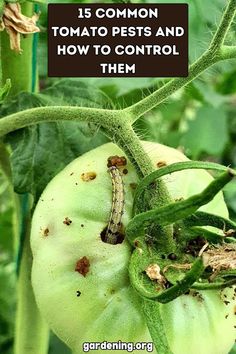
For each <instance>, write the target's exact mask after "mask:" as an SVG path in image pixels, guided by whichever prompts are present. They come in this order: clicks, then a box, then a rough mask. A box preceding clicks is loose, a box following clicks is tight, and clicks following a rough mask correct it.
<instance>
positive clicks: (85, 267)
mask: <svg viewBox="0 0 236 354" xmlns="http://www.w3.org/2000/svg"><path fill="white" fill-rule="evenodd" d="M89 268H90V262H89V259H88V258H87V257H86V256H84V257H82V258H80V259H79V260H78V261H77V262H76V265H75V271H76V272H78V273H80V274H81V275H83V277H85V276H86V275H87V274H88V272H89Z"/></svg>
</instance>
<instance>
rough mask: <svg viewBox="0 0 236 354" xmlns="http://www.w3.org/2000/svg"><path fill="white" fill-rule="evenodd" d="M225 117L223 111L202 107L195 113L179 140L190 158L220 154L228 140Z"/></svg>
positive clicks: (221, 108) (221, 109)
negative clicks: (205, 154) (203, 154)
mask: <svg viewBox="0 0 236 354" xmlns="http://www.w3.org/2000/svg"><path fill="white" fill-rule="evenodd" d="M228 138H229V137H228V129H227V116H226V113H225V111H224V109H223V107H220V108H218V109H216V108H214V107H211V106H204V107H202V108H200V109H199V110H198V111H197V114H196V116H195V119H194V120H192V121H190V122H189V124H188V130H187V131H186V133H185V134H184V135H183V137H182V139H181V145H183V146H184V147H185V149H186V150H187V151H186V152H187V153H189V154H191V156H192V158H197V157H198V156H199V155H200V153H202V152H206V153H208V154H212V155H218V154H219V155H220V154H222V152H223V150H224V148H225V145H226V143H227V140H228Z"/></svg>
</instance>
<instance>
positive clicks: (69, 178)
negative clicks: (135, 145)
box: [31, 142, 236, 354]
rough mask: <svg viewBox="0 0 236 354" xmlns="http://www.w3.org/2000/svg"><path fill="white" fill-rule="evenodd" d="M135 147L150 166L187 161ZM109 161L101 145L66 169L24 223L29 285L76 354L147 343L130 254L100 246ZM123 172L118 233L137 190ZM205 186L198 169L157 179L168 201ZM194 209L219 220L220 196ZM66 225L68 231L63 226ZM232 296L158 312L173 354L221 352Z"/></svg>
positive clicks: (187, 298)
mask: <svg viewBox="0 0 236 354" xmlns="http://www.w3.org/2000/svg"><path fill="white" fill-rule="evenodd" d="M143 145H144V148H145V150H146V151H147V153H148V154H149V156H150V157H151V159H152V161H153V162H154V164H155V165H156V164H157V163H158V162H160V161H162V162H163V161H164V162H165V163H167V164H170V163H173V162H178V161H184V160H186V159H187V158H186V157H185V156H184V155H183V154H182V153H180V152H179V151H177V150H175V149H171V148H169V147H166V146H163V145H160V144H156V143H148V142H143ZM112 155H119V156H122V155H124V153H123V152H122V151H121V150H120V149H119V148H118V147H117V146H116V145H114V144H112V143H108V144H105V145H102V146H100V147H98V148H96V149H94V150H91V151H90V152H88V153H86V154H84V155H82V156H81V157H79V158H78V159H76V160H74V161H73V162H72V163H70V164H69V165H68V166H67V167H66V168H65V169H64V170H63V171H61V172H60V173H59V174H58V175H57V176H56V177H55V178H54V179H53V180H52V181H51V182H50V183H49V184H48V186H47V187H46V189H45V191H44V192H43V194H42V196H41V198H40V200H39V202H38V204H37V207H36V209H35V212H34V216H33V221H32V231H31V247H32V252H33V269H32V283H33V288H34V292H35V297H36V301H37V304H38V306H39V308H40V310H41V312H42V314H43V316H44V317H45V318H46V320H47V321H48V323H49V326H50V327H51V329H52V330H53V331H54V332H55V333H56V334H57V335H58V336H59V337H60V338H61V339H62V340H63V341H64V342H65V343H67V344H68V346H69V347H70V348H72V351H73V352H74V353H76V354H79V353H82V352H83V342H98V341H99V342H102V341H111V342H115V341H119V340H121V341H123V342H151V341H152V340H151V337H150V334H149V331H148V329H147V327H146V324H145V319H144V317H143V314H142V310H141V301H140V298H139V297H138V295H137V294H136V293H135V291H134V290H133V289H132V288H131V286H130V282H129V277H128V263H129V258H130V255H131V252H132V249H131V247H130V245H129V243H128V242H127V241H126V240H124V241H123V242H122V243H121V244H117V245H110V244H107V243H104V242H103V241H102V240H101V232H102V231H103V230H104V228H105V227H106V226H107V224H108V221H109V217H110V212H111V203H112V183H111V178H110V175H109V173H108V172H107V158H108V157H110V156H112ZM125 168H126V169H127V170H128V173H127V174H123V177H122V178H123V181H124V186H125V210H124V215H123V218H122V223H123V224H124V227H125V226H126V225H127V223H128V221H129V220H130V218H131V215H132V202H133V195H134V190H133V186H134V184H136V183H138V177H137V174H136V171H135V170H134V167H133V166H132V165H131V164H130V163H129V162H128V164H127V166H125ZM91 172H92V173H93V176H94V175H95V176H96V177H95V178H94V179H92V180H89V181H85V180H84V178H83V177H82V176H83V174H86V173H91ZM94 173H95V174H94ZM211 180H212V177H211V176H210V175H209V174H208V173H207V172H205V171H199V170H191V171H180V172H177V173H175V174H172V175H168V176H167V177H166V178H165V181H166V184H167V187H168V189H169V191H170V193H171V195H172V197H173V198H180V197H184V198H186V197H187V196H189V195H191V194H194V193H198V192H200V191H201V190H202V189H203V188H204V187H206V185H207V184H208V183H209V182H210V181H211ZM201 209H202V210H208V211H209V212H211V213H215V214H219V215H221V216H225V217H227V208H226V206H225V203H224V200H223V196H222V194H221V193H220V194H218V195H217V196H216V197H215V198H214V200H213V201H212V202H211V203H209V204H208V205H207V206H204V207H203V208H201ZM67 219H69V220H70V221H71V223H70V224H68V223H66V222H65V221H66V220H67ZM83 257H86V258H87V259H88V260H89V264H90V267H89V270H88V273H87V274H84V275H85V276H84V275H83V274H81V273H79V272H78V271H76V270H75V268H76V264H77V262H78V261H79V260H81V259H82V258H83ZM233 290H234V289H227V290H224V291H222V292H219V291H205V292H203V291H202V292H199V293H200V295H199V297H193V296H192V295H183V296H181V297H179V298H178V299H176V300H174V301H172V302H171V303H168V304H165V305H164V304H163V305H160V306H161V315H162V319H163V323H164V326H165V330H166V333H167V338H168V341H169V345H170V347H171V350H172V351H173V353H174V354H195V353H196V354H199V353H200V354H227V353H228V352H229V350H230V349H231V347H232V345H233V343H234V338H235V328H234V325H236V316H235V315H234V305H235V301H233V300H232V298H233ZM78 292H79V294H80V295H79V296H77V295H78ZM222 299H223V300H224V301H226V303H227V305H226V303H224V301H223V300H222ZM228 301H229V303H228ZM100 352H102V351H98V353H100ZM108 352H112V351H108ZM114 353H124V350H117V351H114ZM133 353H147V351H146V350H136V351H133ZM153 353H156V351H155V349H154V351H153Z"/></svg>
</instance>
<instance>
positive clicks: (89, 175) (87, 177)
mask: <svg viewBox="0 0 236 354" xmlns="http://www.w3.org/2000/svg"><path fill="white" fill-rule="evenodd" d="M96 177H97V174H96V172H93V171H91V172H84V173H82V174H81V179H82V181H83V182H90V181H93V180H94V179H95V178H96Z"/></svg>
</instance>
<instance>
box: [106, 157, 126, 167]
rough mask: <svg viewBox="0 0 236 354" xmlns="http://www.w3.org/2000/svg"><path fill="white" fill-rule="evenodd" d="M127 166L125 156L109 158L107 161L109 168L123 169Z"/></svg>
mask: <svg viewBox="0 0 236 354" xmlns="http://www.w3.org/2000/svg"><path fill="white" fill-rule="evenodd" d="M126 165H127V159H126V157H125V156H118V155H115V156H109V157H108V159H107V167H112V166H115V167H122V166H126Z"/></svg>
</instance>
